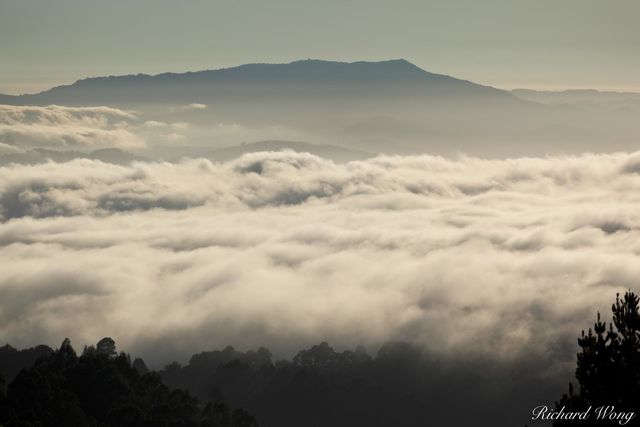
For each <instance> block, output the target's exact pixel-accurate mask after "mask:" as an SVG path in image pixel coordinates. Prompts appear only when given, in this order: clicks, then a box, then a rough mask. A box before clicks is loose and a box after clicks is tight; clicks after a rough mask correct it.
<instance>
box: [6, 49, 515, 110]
mask: <svg viewBox="0 0 640 427" xmlns="http://www.w3.org/2000/svg"><path fill="white" fill-rule="evenodd" d="M309 96H313V99H343V100H344V99H350V100H357V99H361V100H366V99H375V98H376V97H380V96H383V97H394V96H397V97H403V98H407V97H408V98H414V99H421V98H425V97H427V98H440V101H443V100H444V99H452V98H454V97H460V98H465V99H469V98H491V99H493V100H496V101H504V102H513V103H522V104H524V102H521V101H518V100H517V99H516V98H515V97H514V96H512V95H511V94H509V93H508V92H505V91H501V90H498V89H494V88H491V87H487V86H481V85H478V84H475V83H471V82H469V81H465V80H459V79H456V78H453V77H449V76H445V75H441V74H434V73H430V72H427V71H425V70H422V69H421V68H419V67H417V66H415V65H413V64H411V63H410V62H408V61H406V60H403V59H400V60H390V61H382V62H354V63H346V62H333V61H319V60H305V61H296V62H292V63H290V64H247V65H241V66H238V67H233V68H226V69H220V70H206V71H198V72H187V73H163V74H158V75H146V74H135V75H126V76H108V77H94V78H87V79H83V80H79V81H77V82H75V83H73V84H71V85H66V86H58V87H55V88H53V89H50V90H47V91H44V92H41V93H38V94H34V95H22V96H16V97H8V96H5V97H4V98H2V99H0V101H2V102H5V103H10V104H14V103H15V104H30V105H43V104H64V105H76V104H81V105H87V104H104V103H108V104H114V105H128V104H134V105H135V104H149V103H173V102H185V103H190V102H195V101H196V100H199V101H200V102H205V103H216V102H223V103H225V104H228V103H234V102H243V101H247V102H248V101H251V102H254V103H255V102H257V103H269V102H271V101H274V99H273V98H274V97H275V98H277V99H279V100H282V99H289V100H291V101H295V100H299V101H305V102H306V101H310V99H309V98H308V97H309ZM313 99H311V100H313ZM423 100H424V99H423Z"/></svg>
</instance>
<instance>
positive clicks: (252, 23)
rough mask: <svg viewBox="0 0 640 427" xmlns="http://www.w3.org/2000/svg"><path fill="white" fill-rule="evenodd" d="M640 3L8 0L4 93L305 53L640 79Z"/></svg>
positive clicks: (529, 74)
mask: <svg viewBox="0 0 640 427" xmlns="http://www.w3.org/2000/svg"><path fill="white" fill-rule="evenodd" d="M638 16H640V3H639V2H637V1H636V0H610V1H604V0H555V1H550V0H482V1H479V0H446V1H444V0H438V1H434V0H397V1H394V2H391V1H381V0H325V1H311V0H268V1H266V0H260V1H258V0H225V1H219V0H184V1H179V2H178V1H175V0H136V1H133V2H132V1H129V0H126V1H125V0H110V1H97V0H57V1H55V2H52V1H50V0H0V58H2V60H1V61H0V93H11V94H16V93H31V92H34V91H39V90H43V89H46V88H49V87H51V86H54V85H59V84H65V83H71V82H73V81H75V80H77V79H80V78H84V77H88V76H99V75H115V74H132V73H149V74H155V73H161V72H165V71H175V72H180V71H194V70H201V69H212V68H221V67H229V66H234V65H239V64H244V63H251V62H289V61H293V60H297V59H306V58H317V59H327V60H340V61H355V60H383V59H391V58H405V59H407V60H409V61H411V62H413V63H415V64H416V65H418V66H420V67H422V68H424V69H427V70H429V71H432V72H437V73H443V74H449V75H453V76H456V77H460V78H464V79H468V80H472V81H475V82H479V83H483V84H489V85H493V86H497V87H501V88H514V87H528V88H536V89H565V88H587V87H588V88H596V89H611V90H631V91H640V73H638V72H637V71H638V69H639V68H640V55H639V53H640V29H638V27H637V17H638Z"/></svg>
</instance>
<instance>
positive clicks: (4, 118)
mask: <svg viewBox="0 0 640 427" xmlns="http://www.w3.org/2000/svg"><path fill="white" fill-rule="evenodd" d="M134 119H135V116H134V115H133V114H132V113H129V112H126V111H122V110H119V109H116V108H110V107H63V106H58V105H51V106H48V107H17V106H8V105H0V152H2V151H8V152H11V151H12V149H29V148H64V149H96V148H106V147H118V148H125V149H132V148H141V147H143V146H144V142H143V140H142V139H141V138H140V137H139V136H137V135H136V134H135V133H133V132H131V131H130V130H129V129H128V126H129V123H130V122H131V121H132V120H134Z"/></svg>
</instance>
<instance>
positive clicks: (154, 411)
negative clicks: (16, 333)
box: [0, 338, 257, 427]
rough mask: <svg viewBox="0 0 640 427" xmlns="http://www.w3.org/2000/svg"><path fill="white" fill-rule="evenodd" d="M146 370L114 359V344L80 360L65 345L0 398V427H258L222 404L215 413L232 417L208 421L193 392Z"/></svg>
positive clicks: (117, 357) (110, 342)
mask: <svg viewBox="0 0 640 427" xmlns="http://www.w3.org/2000/svg"><path fill="white" fill-rule="evenodd" d="M142 366H144V362H142V361H140V363H138V367H137V369H136V367H134V366H133V364H132V363H131V360H130V358H129V356H128V355H127V354H125V353H120V354H119V355H118V354H116V353H115V342H113V340H112V339H110V338H108V339H106V338H105V339H103V340H101V341H100V343H98V345H97V348H94V347H93V346H91V347H87V348H85V351H84V352H83V353H82V355H81V356H78V355H77V354H76V352H75V350H74V349H73V347H72V346H71V342H70V341H69V339H65V340H64V341H63V342H62V345H61V346H60V348H59V349H58V350H56V351H54V352H53V353H52V354H51V355H50V356H49V357H45V358H41V359H39V360H38V361H36V363H35V364H34V365H33V366H31V367H30V368H28V369H24V370H22V371H21V372H20V373H19V374H18V375H17V376H16V378H15V379H14V380H13V381H12V382H11V383H10V384H9V386H8V388H7V392H6V395H3V394H2V393H0V426H5V427H13V426H15V427H18V426H20V427H30V426H33V427H36V426H38V427H57V426H74V427H85V426H86V427H111V426H113V427H116V426H118V427H119V426H131V427H156V426H157V427H256V426H257V423H256V422H255V419H254V418H253V417H252V416H251V415H249V414H248V413H247V412H245V411H242V410H240V411H239V410H236V411H233V412H232V411H231V409H230V408H229V407H228V406H227V405H226V404H224V403H217V404H216V406H215V408H217V411H218V412H222V413H229V414H230V415H229V417H228V419H227V418H223V419H220V420H217V419H212V418H211V417H208V414H209V413H208V412H207V410H206V408H205V411H204V412H203V411H201V409H200V406H199V404H198V400H197V399H196V398H195V397H193V396H192V395H191V394H190V393H189V392H187V391H184V390H171V389H169V388H168V387H167V386H166V385H165V384H164V383H163V382H162V379H161V377H160V375H159V374H157V373H156V372H148V373H144V374H141V373H140V372H139V370H140V369H141V368H142ZM144 367H145V368H146V366H144ZM208 407H209V406H207V408H208ZM218 421H221V422H218Z"/></svg>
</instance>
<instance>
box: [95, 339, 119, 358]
mask: <svg viewBox="0 0 640 427" xmlns="http://www.w3.org/2000/svg"><path fill="white" fill-rule="evenodd" d="M96 351H97V352H98V353H100V354H104V355H106V356H108V357H116V356H117V355H118V352H117V351H116V342H115V341H114V340H113V339H111V337H104V338H102V339H101V340H100V341H98V344H96Z"/></svg>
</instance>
